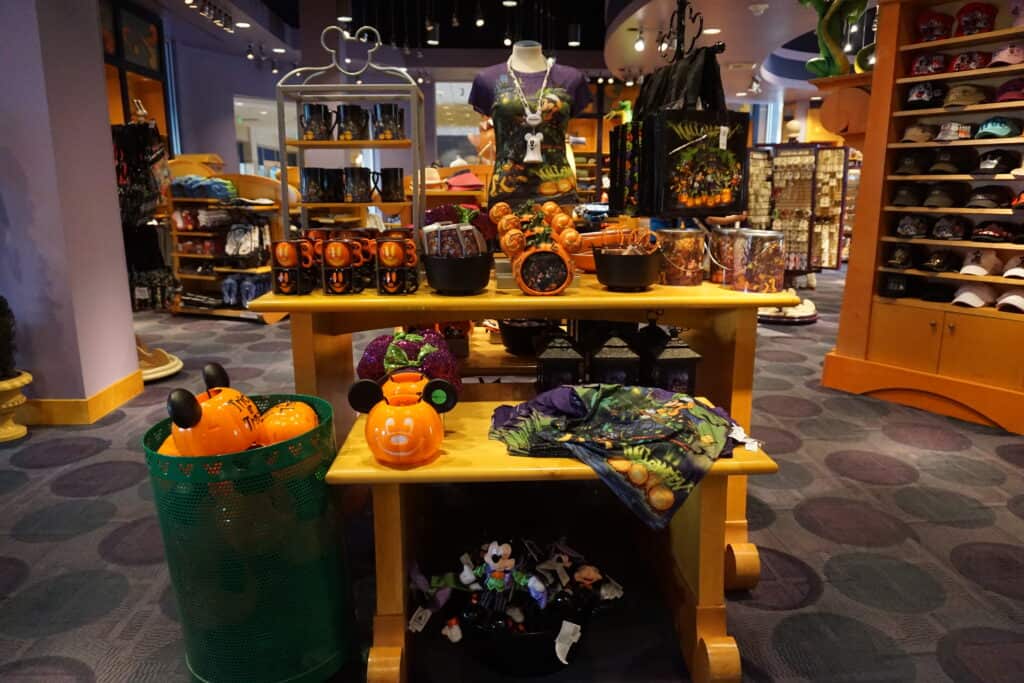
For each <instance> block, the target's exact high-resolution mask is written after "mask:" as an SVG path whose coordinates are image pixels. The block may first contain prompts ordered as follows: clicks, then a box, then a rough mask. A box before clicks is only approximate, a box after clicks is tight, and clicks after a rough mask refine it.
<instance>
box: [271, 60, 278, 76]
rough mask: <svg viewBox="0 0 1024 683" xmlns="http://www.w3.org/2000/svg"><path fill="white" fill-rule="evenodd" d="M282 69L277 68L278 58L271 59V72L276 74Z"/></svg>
mask: <svg viewBox="0 0 1024 683" xmlns="http://www.w3.org/2000/svg"><path fill="white" fill-rule="evenodd" d="M279 71H280V69H278V68H277V60H271V62H270V73H272V74H276V73H277V72H279Z"/></svg>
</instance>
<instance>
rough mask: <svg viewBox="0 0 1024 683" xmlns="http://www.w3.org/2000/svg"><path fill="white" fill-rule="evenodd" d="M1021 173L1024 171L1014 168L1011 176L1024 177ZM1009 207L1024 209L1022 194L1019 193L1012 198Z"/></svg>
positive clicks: (1023, 194)
mask: <svg viewBox="0 0 1024 683" xmlns="http://www.w3.org/2000/svg"><path fill="white" fill-rule="evenodd" d="M1021 171H1024V169H1020V168H1015V169H1013V175H1015V176H1020V175H1024V173H1022V172H1021ZM1010 206H1011V207H1013V208H1014V209H1017V210H1020V209H1024V192H1021V193H1020V194H1019V195H1017V196H1016V197H1014V198H1013V201H1012V202H1010Z"/></svg>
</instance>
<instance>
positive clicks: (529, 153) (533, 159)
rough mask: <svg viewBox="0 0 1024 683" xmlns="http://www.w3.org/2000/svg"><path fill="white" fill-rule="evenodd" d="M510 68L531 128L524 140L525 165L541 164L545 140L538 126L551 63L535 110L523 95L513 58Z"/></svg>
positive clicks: (507, 64)
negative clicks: (541, 146) (541, 152)
mask: <svg viewBox="0 0 1024 683" xmlns="http://www.w3.org/2000/svg"><path fill="white" fill-rule="evenodd" d="M506 66H507V67H508V75H509V76H510V77H511V78H512V83H513V84H514V85H515V87H516V94H517V95H518V96H519V101H520V102H522V104H523V111H524V112H526V125H528V126H530V129H529V130H528V131H526V134H525V135H524V136H523V138H524V139H525V140H526V156H524V157H523V163H526V164H539V163H541V162H543V161H544V158H543V157H542V156H541V154H540V143H541V141H542V140H543V139H544V135H543V134H542V133H538V132H537V126H539V125H540V124H541V120H542V119H541V115H540V102H541V100H542V99H543V98H544V89H545V88H547V86H548V76H549V75H550V74H551V63H550V62H549V63H548V68H547V69H546V70H545V71H544V81H543V82H542V83H541V85H540V90H538V91H537V106H536V108H535V109H530V102H529V100H527V99H526V94H525V93H523V84H522V83H520V81H519V77H518V76H516V72H515V69H513V68H512V57H509V58H508V62H506Z"/></svg>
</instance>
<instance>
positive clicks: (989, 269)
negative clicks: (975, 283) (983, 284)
mask: <svg viewBox="0 0 1024 683" xmlns="http://www.w3.org/2000/svg"><path fill="white" fill-rule="evenodd" d="M1002 270H1003V262H1002V261H1001V260H1000V259H999V257H998V256H996V252H995V250H994V249H974V250H972V251H969V252H967V256H965V257H964V267H963V268H961V269H960V272H961V273H963V274H964V275H992V274H993V273H1001V272H1002Z"/></svg>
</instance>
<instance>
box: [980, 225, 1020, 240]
mask: <svg viewBox="0 0 1024 683" xmlns="http://www.w3.org/2000/svg"><path fill="white" fill-rule="evenodd" d="M971 239H972V240H974V241H975V242H1009V241H1010V240H1012V239H1013V232H1012V231H1011V230H1010V229H1009V227H1007V225H1006V224H1005V223H1000V222H999V221H985V222H984V223H981V224H979V225H978V227H976V228H975V229H974V232H973V234H972V235H971Z"/></svg>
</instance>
